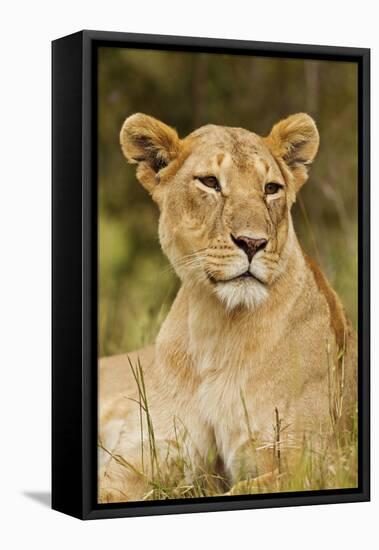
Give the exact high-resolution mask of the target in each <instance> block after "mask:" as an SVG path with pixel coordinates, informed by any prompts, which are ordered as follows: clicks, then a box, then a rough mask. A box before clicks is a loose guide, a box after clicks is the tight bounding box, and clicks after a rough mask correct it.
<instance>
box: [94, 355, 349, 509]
mask: <svg viewBox="0 0 379 550" xmlns="http://www.w3.org/2000/svg"><path fill="white" fill-rule="evenodd" d="M339 363H340V366H341V365H343V354H342V355H341V356H340V358H339ZM129 364H130V368H131V370H132V373H133V377H134V381H135V383H136V386H137V389H138V399H137V403H138V406H139V412H140V439H141V467H140V468H139V469H137V468H136V467H135V466H134V465H132V464H130V463H129V462H128V461H127V460H126V457H122V456H120V455H117V454H113V453H112V452H111V451H109V450H108V449H104V447H103V446H102V445H100V446H101V447H102V449H103V450H104V451H106V452H107V453H108V454H110V455H111V456H112V459H113V460H116V461H117V462H118V463H119V464H120V465H121V466H122V467H124V468H125V469H126V471H129V472H130V471H132V472H133V473H134V474H135V475H137V476H139V477H141V478H142V479H143V480H144V481H145V485H146V491H145V494H144V495H143V497H142V500H166V499H187V498H197V497H212V496H220V495H230V496H233V495H246V494H263V493H280V492H295V491H296V492H297V491H316V490H325V489H336V488H338V489H342V488H352V487H356V486H357V472H358V463H357V457H358V423H357V411H355V413H354V418H353V421H352V427H351V429H350V430H349V431H346V430H342V429H341V428H340V423H339V421H338V417H340V416H341V415H342V407H343V401H342V398H341V397H336V396H337V395H338V394H340V393H342V390H343V367H342V370H341V368H339V369H334V368H333V367H331V366H330V368H329V370H330V372H329V395H330V428H329V429H327V430H326V431H321V430H320V431H319V432H318V433H316V432H315V433H309V432H308V433H304V434H303V435H302V436H301V437H300V438H298V439H294V438H292V439H290V438H286V437H283V435H284V434H285V432H286V430H288V428H289V427H290V426H289V425H288V424H285V422H284V419H282V418H281V417H280V414H279V411H278V409H277V408H275V411H274V418H275V422H274V425H273V432H272V440H271V441H267V442H265V443H264V444H260V446H258V445H257V442H256V440H255V438H254V436H253V431H252V428H251V424H250V419H249V415H248V412H247V407H246V402H245V398H244V396H243V394H242V393H241V406H242V407H243V410H244V418H245V424H246V432H247V434H248V439H249V444H250V446H249V450H248V452H249V453H251V455H252V458H253V459H255V458H256V456H257V453H261V452H265V453H267V451H270V452H271V454H272V468H271V471H269V472H268V473H266V474H264V475H260V476H258V477H254V478H250V479H249V477H248V476H244V473H243V472H241V475H240V476H239V477H240V479H242V481H240V482H238V483H236V484H235V485H231V483H230V479H229V478H228V477H227V476H226V475H225V473H223V472H222V469H220V462H219V459H218V457H217V453H216V450H215V449H210V450H209V453H208V456H207V457H206V459H205V461H204V463H203V464H202V465H199V464H197V465H196V467H195V465H194V464H193V463H192V460H191V455H190V452H189V442H190V440H191V434H190V433H189V432H188V430H187V429H186V427H185V426H184V424H183V423H182V422H181V420H180V419H179V418H177V417H174V418H173V432H174V434H175V437H174V439H173V440H172V441H170V442H168V444H167V446H166V447H165V448H164V450H162V448H160V445H159V443H158V442H157V440H156V436H155V430H154V421H153V418H152V416H151V413H150V409H149V403H148V396H147V393H146V386H145V381H144V375H143V368H142V365H141V363H140V362H139V361H138V362H137V364H134V365H133V364H132V363H131V361H129ZM336 370H338V371H339V372H340V373H342V374H341V375H340V376H339V377H338V380H337V378H336ZM336 380H337V381H336ZM337 387H338V391H337ZM340 390H341V391H340ZM336 411H337V412H336ZM337 416H338V417H337Z"/></svg>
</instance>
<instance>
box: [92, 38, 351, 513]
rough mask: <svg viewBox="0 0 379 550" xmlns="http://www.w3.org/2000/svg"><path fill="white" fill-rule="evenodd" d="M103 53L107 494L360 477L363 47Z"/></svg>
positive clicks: (139, 496)
mask: <svg viewBox="0 0 379 550" xmlns="http://www.w3.org/2000/svg"><path fill="white" fill-rule="evenodd" d="M97 70H98V104H97V117H98V135H97V139H98V158H97V173H98V357H99V361H98V492H97V494H98V502H99V503H101V504H105V503H124V502H135V501H147V500H149V501H151V500H156V501H162V500H167V499H194V498H212V497H219V496H230V497H233V496H234V495H260V494H275V493H294V492H304V491H320V490H329V489H343V488H354V487H357V486H358V479H357V476H358V456H357V442H358V436H359V434H358V427H357V426H358V416H357V405H358V404H357V359H358V358H357V312H358V294H357V285H358V262H357V258H358V245H357V242H358V234H357V233H358V219H357V218H358V216H357V211H358V205H357V173H358V167H357V164H358V146H357V139H358V137H357V136H358V129H357V112H358V104H357V103H358V99H357V79H358V71H357V64H356V63H353V62H346V61H326V60H312V59H295V58H291V59H290V58H285V57H263V56H258V55H256V56H254V55H233V54H230V53H229V54H225V55H224V54H220V53H198V52H196V53H195V52H185V51H164V50H148V49H132V48H128V47H100V48H99V50H98V68H97Z"/></svg>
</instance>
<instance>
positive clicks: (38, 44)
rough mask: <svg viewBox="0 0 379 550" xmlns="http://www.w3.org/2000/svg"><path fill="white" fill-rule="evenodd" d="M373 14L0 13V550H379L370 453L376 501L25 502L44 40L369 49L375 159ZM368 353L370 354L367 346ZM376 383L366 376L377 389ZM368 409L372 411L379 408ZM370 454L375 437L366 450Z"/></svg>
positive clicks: (19, 8) (122, 9) (27, 6)
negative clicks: (117, 514)
mask: <svg viewBox="0 0 379 550" xmlns="http://www.w3.org/2000/svg"><path fill="white" fill-rule="evenodd" d="M375 4H376V3H375V2H374V1H372V0H361V1H360V2H351V1H347V0H345V1H344V2H338V1H334V2H333V1H331V0H329V1H324V0H317V2H315V1H313V2H304V0H302V1H298V0H296V1H294V0H286V1H284V0H279V1H277V2H274V1H273V0H271V1H266V2H253V1H249V2H248V1H243V0H233V1H229V2H227V1H226V0H218V1H217V2H210V1H208V2H206V0H202V1H201V2H199V3H196V2H195V0H193V1H192V2H188V1H187V2H180V0H176V1H172V2H169V1H167V0H160V1H159V0H156V1H154V0H142V1H139V2H138V1H137V2H134V3H133V2H130V1H129V2H128V1H126V0H123V1H117V0H104V1H103V2H99V1H98V0H92V1H89V0H82V1H79V0H76V1H72V0H64V1H60V2H47V1H46V2H43V1H41V0H34V1H32V2H30V1H29V2H26V1H25V2H17V1H13V2H12V3H11V2H7V3H3V5H2V17H1V19H2V25H1V27H2V28H1V34H0V40H1V42H2V47H1V59H2V61H1V64H0V79H1V85H0V93H1V96H2V98H1V101H0V109H1V116H0V140H1V159H2V160H1V162H0V185H1V187H0V223H1V231H0V258H1V263H0V266H1V268H0V277H1V284H0V315H1V317H0V319H1V330H0V334H1V356H0V357H1V359H0V365H1V385H0V387H1V394H0V407H1V411H0V413H1V414H0V419H1V431H0V441H1V447H2V451H1V454H0V457H1V458H0V460H1V463H2V465H1V469H0V472H1V485H0V507H1V509H2V510H1V516H0V518H1V520H0V521H1V523H2V525H3V527H2V528H1V530H0V537H1V539H3V540H4V538H5V537H6V536H7V537H8V542H7V543H6V545H5V547H6V548H19V547H20V548H21V547H31V548H35V547H37V546H38V548H42V549H44V548H51V547H53V548H55V549H57V550H58V549H61V548H65V549H66V548H67V547H70V546H71V547H73V548H79V547H80V545H83V546H84V545H86V547H87V548H112V549H113V548H119V547H123V548H140V547H141V548H149V547H150V546H151V547H154V548H163V547H166V548H178V547H180V548H184V549H186V548H191V549H193V548H194V547H199V548H213V547H216V546H218V547H220V548H229V547H232V548H238V547H239V546H240V545H241V547H244V548H246V547H257V548H258V547H259V548H268V549H271V548H287V547H288V548H291V549H292V548H293V549H297V548H307V549H313V548H315V549H316V548H317V549H319V548H320V547H324V548H332V547H333V546H334V545H336V546H338V547H340V548H345V549H350V548H351V549H353V548H354V549H355V548H357V547H359V546H360V547H365V548H373V547H377V546H376V544H377V541H378V538H379V537H378V525H377V523H378V519H377V517H379V516H378V512H379V506H378V501H377V500H376V493H377V491H376V486H377V478H378V476H377V474H376V471H377V469H378V454H377V453H374V463H373V479H374V483H373V486H374V495H373V497H374V501H373V502H372V503H364V504H345V505H334V506H320V507H308V508H287V509H277V510H261V511H244V512H228V513H213V514H199V515H187V516H172V517H154V518H144V519H142V518H141V519H140V518H136V519H129V520H127V519H123V520H109V521H98V522H90V523H86V524H83V523H81V522H79V521H78V520H74V519H72V518H69V517H66V516H63V515H62V514H58V513H56V512H52V511H50V510H49V509H48V507H46V506H43V505H41V504H40V503H39V502H38V501H36V500H35V499H32V498H30V496H29V497H28V496H26V494H25V493H28V492H37V493H41V492H42V493H46V492H47V491H48V490H49V482H50V458H49V457H50V397H49V390H50V40H52V39H54V38H57V37H59V36H63V35H65V34H69V33H71V32H74V31H76V30H80V29H82V28H87V29H91V28H92V29H101V30H118V31H134V32H144V33H159V34H182V35H194V36H196V35H198V36H209V37H224V38H240V39H251V40H265V41H277V42H280V41H283V42H299V43H314V44H332V45H344V46H362V47H371V48H372V54H373V63H372V65H373V67H372V68H373V75H372V80H373V89H372V97H373V100H374V101H373V103H374V104H373V132H372V137H373V147H372V150H373V151H374V152H375V151H377V149H378V131H377V128H378V125H377V114H378V113H377V108H376V107H377V102H375V97H378V60H377V53H378V35H379V33H378V30H377V17H375ZM375 164H376V155H374V158H373V173H372V176H373V177H372V181H373V193H372V195H373V207H374V208H375V207H377V206H378V200H377V199H378V191H377V187H376V180H377V179H378V178H377V177H375V176H377V174H378V170H377V168H376V165H375ZM373 217H374V219H373V225H374V227H373V249H374V250H373V254H374V258H373V280H375V275H376V276H378V255H377V253H376V254H375V252H377V249H378V247H377V239H376V238H375V236H376V234H377V231H375V230H378V229H379V221H378V216H373ZM375 249H376V250H375ZM373 298H374V307H373V323H374V325H373V326H374V330H373V334H374V336H375V321H378V310H379V307H378V306H379V303H378V291H377V288H374V289H373ZM4 304H5V307H4ZM375 306H377V307H375ZM373 348H374V352H377V346H376V345H375V341H374V342H373ZM375 348H376V349H375ZM373 367H375V365H373ZM374 370H375V368H373V371H374ZM375 379H376V376H375V372H374V382H375ZM373 401H374V403H373V409H375V412H377V409H378V399H373ZM68 402H69V397H68ZM375 427H376V418H375V417H374V429H375ZM374 435H375V434H374ZM376 442H377V438H376V437H374V445H373V446H375V444H376ZM68 451H69V450H68ZM42 497H43V495H42ZM4 514H5V516H6V517H4ZM375 518H376V519H375ZM370 540H371V542H370ZM375 540H376V544H375V542H374V541H375ZM242 545H243V546H242Z"/></svg>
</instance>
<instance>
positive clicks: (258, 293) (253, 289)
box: [215, 279, 268, 310]
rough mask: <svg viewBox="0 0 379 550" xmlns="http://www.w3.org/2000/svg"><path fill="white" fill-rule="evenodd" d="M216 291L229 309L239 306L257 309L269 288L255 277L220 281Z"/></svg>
mask: <svg viewBox="0 0 379 550" xmlns="http://www.w3.org/2000/svg"><path fill="white" fill-rule="evenodd" d="M215 293H216V295H217V296H218V298H219V299H220V300H221V301H222V303H223V304H224V305H225V307H226V308H227V309H228V310H233V309H235V308H237V307H246V308H248V309H256V308H257V307H258V306H260V305H261V304H262V302H264V301H265V300H266V298H267V296H268V290H267V288H266V287H265V286H264V285H263V284H262V283H260V282H259V281H257V280H254V279H245V280H236V281H228V282H218V283H217V284H216V285H215Z"/></svg>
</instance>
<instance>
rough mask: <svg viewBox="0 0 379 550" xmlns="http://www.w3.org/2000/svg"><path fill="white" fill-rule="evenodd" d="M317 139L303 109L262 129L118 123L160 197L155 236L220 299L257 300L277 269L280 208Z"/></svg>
mask: <svg viewBox="0 0 379 550" xmlns="http://www.w3.org/2000/svg"><path fill="white" fill-rule="evenodd" d="M318 142H319V138H318V133H317V129H316V126H315V124H314V122H313V120H312V119H311V118H310V117H309V116H308V115H305V114H300V115H293V116H292V117H289V118H288V119H286V120H284V121H281V122H279V123H278V124H277V125H275V126H274V128H273V129H272V131H271V133H270V135H269V136H268V137H266V138H262V137H260V136H258V135H256V134H254V133H252V132H249V131H247V130H243V129H241V128H229V127H222V126H213V125H208V126H204V127H202V128H200V129H199V130H197V131H195V132H193V133H192V134H190V135H189V136H188V137H187V138H185V139H184V140H180V139H179V138H178V136H177V134H176V132H175V131H174V130H173V129H172V128H169V127H168V126H166V125H165V124H163V123H161V122H159V121H157V120H155V119H153V118H151V117H147V116H146V115H140V114H137V115H133V116H132V117H129V118H128V119H127V120H126V121H125V123H124V125H123V128H122V131H121V145H122V148H123V151H124V153H125V155H126V157H127V158H128V160H129V161H131V162H137V163H138V170H137V176H138V178H139V180H140V181H141V183H142V184H143V185H144V187H146V188H147V189H148V190H149V191H150V193H151V194H152V197H153V198H154V200H155V201H156V202H157V203H158V205H159V207H160V211H161V216H160V224H159V235H160V241H161V245H162V248H163V250H164V251H165V253H166V255H167V256H168V258H169V259H170V261H171V263H172V265H173V266H174V268H175V270H176V272H177V273H178V275H179V277H180V278H181V280H182V281H183V282H184V283H185V284H187V285H201V286H203V287H204V288H206V289H208V290H210V291H211V292H214V293H216V295H217V296H218V297H219V298H220V299H221V300H222V302H224V303H225V305H226V306H227V307H228V308H230V309H233V308H235V307H238V306H245V307H249V308H253V307H256V306H258V305H259V304H260V303H261V302H262V301H263V300H264V299H266V297H268V296H269V293H270V287H271V286H272V285H273V284H274V283H275V280H276V279H277V278H278V277H279V276H280V274H281V273H282V272H283V269H284V267H285V263H286V258H287V256H288V251H287V248H288V242H289V239H290V236H291V235H290V234H291V230H292V225H291V223H292V222H291V215H290V209H291V206H292V204H293V202H294V200H295V195H296V192H297V191H298V189H299V188H300V187H301V185H302V184H303V183H304V181H305V180H306V178H307V172H306V165H307V164H309V163H310V162H311V161H312V160H313V158H314V156H315V154H316V152H317V148H318Z"/></svg>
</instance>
